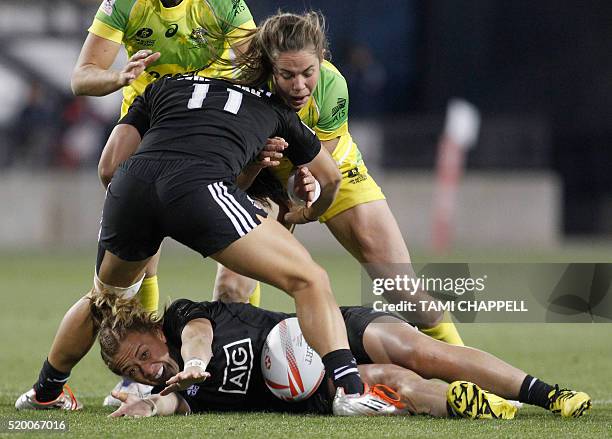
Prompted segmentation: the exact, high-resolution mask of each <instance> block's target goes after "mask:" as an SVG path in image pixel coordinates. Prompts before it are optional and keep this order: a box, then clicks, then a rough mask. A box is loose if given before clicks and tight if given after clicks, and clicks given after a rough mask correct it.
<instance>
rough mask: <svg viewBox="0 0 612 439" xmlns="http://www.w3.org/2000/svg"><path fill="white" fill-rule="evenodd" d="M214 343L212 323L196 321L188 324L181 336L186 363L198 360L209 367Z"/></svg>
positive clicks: (201, 320)
mask: <svg viewBox="0 0 612 439" xmlns="http://www.w3.org/2000/svg"><path fill="white" fill-rule="evenodd" d="M212 341H213V331H212V325H211V324H210V321H208V320H206V319H196V320H192V321H190V322H189V323H187V325H185V328H184V329H183V332H182V334H181V342H182V346H181V356H182V357H183V360H184V362H185V363H186V362H188V361H189V360H192V359H197V360H201V361H203V362H204V363H205V365H208V363H209V362H210V359H211V358H212Z"/></svg>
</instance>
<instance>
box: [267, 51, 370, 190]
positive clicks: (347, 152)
mask: <svg viewBox="0 0 612 439" xmlns="http://www.w3.org/2000/svg"><path fill="white" fill-rule="evenodd" d="M269 86H270V89H271V90H272V91H274V86H273V83H272V81H270V83H269ZM348 106H349V95H348V86H347V84H346V79H344V76H342V74H341V73H340V71H339V70H338V69H337V68H336V67H335V66H334V65H333V64H332V63H330V62H329V61H323V62H322V63H321V69H320V76H319V80H318V82H317V85H316V87H315V89H314V91H313V92H312V95H311V96H310V98H309V99H308V102H307V103H306V105H304V107H302V108H301V109H300V111H298V116H299V117H300V119H301V120H302V122H304V123H305V124H306V125H308V126H309V127H310V128H312V130H313V131H314V132H315V134H316V135H317V137H318V138H319V140H321V141H322V142H325V141H328V140H333V139H336V138H339V141H338V144H337V145H336V148H335V149H334V151H333V153H332V157H333V159H334V160H335V161H336V164H337V165H338V168H339V169H340V171H341V172H343V173H347V172H349V171H350V170H351V169H354V168H355V167H363V169H364V172H367V170H366V169H365V165H364V163H363V157H362V155H361V152H360V151H359V148H357V145H356V144H355V142H353V138H352V137H351V135H350V133H349V129H348ZM293 168H294V166H293V164H292V163H291V161H289V160H288V159H286V158H283V159H282V160H281V163H280V165H278V166H275V167H274V168H272V169H271V171H272V173H273V174H274V175H275V176H276V177H277V178H278V179H279V181H280V182H281V183H282V184H283V185H286V183H287V179H288V178H289V174H290V173H291V170H292V169H293Z"/></svg>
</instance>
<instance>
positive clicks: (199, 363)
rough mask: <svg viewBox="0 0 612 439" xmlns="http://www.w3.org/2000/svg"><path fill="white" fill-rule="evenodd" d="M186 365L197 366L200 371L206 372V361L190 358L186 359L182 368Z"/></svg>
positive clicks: (186, 366) (185, 367) (184, 368)
mask: <svg viewBox="0 0 612 439" xmlns="http://www.w3.org/2000/svg"><path fill="white" fill-rule="evenodd" d="M188 367H198V368H199V369H200V370H201V371H202V373H204V372H206V363H205V362H204V361H202V360H200V359H199V358H192V359H191V360H188V361H186V362H185V366H184V367H183V370H187V368H188Z"/></svg>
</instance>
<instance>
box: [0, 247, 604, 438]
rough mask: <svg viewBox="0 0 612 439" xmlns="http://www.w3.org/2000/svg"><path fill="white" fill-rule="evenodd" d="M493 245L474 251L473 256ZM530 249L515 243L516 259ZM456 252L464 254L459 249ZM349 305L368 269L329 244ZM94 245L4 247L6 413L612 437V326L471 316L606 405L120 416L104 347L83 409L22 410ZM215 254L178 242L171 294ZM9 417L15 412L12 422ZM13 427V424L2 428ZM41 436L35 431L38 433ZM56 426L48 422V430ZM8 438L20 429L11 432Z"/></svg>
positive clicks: (465, 330)
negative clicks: (478, 417) (479, 416)
mask: <svg viewBox="0 0 612 439" xmlns="http://www.w3.org/2000/svg"><path fill="white" fill-rule="evenodd" d="M609 254H610V252H609V251H608V250H607V249H605V248H601V249H600V250H598V251H593V249H592V248H586V249H584V248H583V249H577V250H571V251H567V252H556V253H555V254H547V253H546V252H541V253H538V254H531V255H530V256H529V258H532V259H533V260H541V261H547V262H552V261H562V260H565V261H570V260H571V261H601V260H606V259H609V256H608V255H609ZM482 257H486V259H483V260H487V261H491V257H490V256H489V255H485V256H482V255H480V256H479V255H472V257H471V259H472V260H478V259H480V258H482ZM525 257H526V255H524V254H518V253H517V254H507V255H504V256H502V257H501V259H502V260H503V259H505V260H513V259H514V260H515V258H519V259H520V260H521V261H523V262H524V260H525ZM455 259H457V258H455ZM317 260H318V261H319V262H320V263H321V264H323V265H324V266H325V267H327V269H328V271H329V273H330V276H331V279H332V283H333V287H334V291H335V293H336V295H337V297H338V300H339V302H340V303H341V304H356V303H358V302H359V300H360V299H359V298H360V294H359V268H358V266H357V265H356V264H355V263H354V262H353V261H352V259H350V258H349V257H346V256H344V255H319V256H318V257H317ZM93 264H94V254H93V252H60V253H59V254H55V255H53V256H50V254H48V253H47V254H45V253H29V252H14V253H6V252H5V253H0V279H1V282H0V291H1V294H0V297H1V306H0V340H1V348H2V350H1V354H0V365H1V371H2V378H3V379H2V381H1V382H0V419H1V420H2V421H6V420H7V419H52V420H66V421H68V422H69V428H70V433H69V434H70V436H71V437H127V436H128V435H129V436H133V437H152V436H156V437H179V438H183V437H203V436H204V437H228V436H232V437H234V436H238V437H249V438H250V437H266V438H275V437H282V438H293V437H314V438H319V437H353V438H364V437H377V438H378V437H413V438H419V437H423V438H436V437H469V438H479V437H521V438H523V437H537V438H544V437H554V438H569V437H602V438H603V437H612V343H611V342H610V338H611V336H612V325H604V324H593V325H584V324H565V325H552V324H548V325H544V324H531V325H518V324H517V325H506V324H504V325H501V324H488V325H463V326H461V327H460V332H461V334H462V336H463V337H464V340H465V341H466V343H467V344H469V345H472V346H475V347H479V348H482V349H485V350H487V351H490V352H492V353H494V354H495V355H498V356H500V357H501V358H503V359H505V360H507V361H509V362H511V363H513V364H514V365H516V366H518V367H520V368H522V369H524V370H525V371H527V372H529V373H531V374H532V375H536V376H538V377H541V378H542V379H544V380H546V381H549V382H551V383H555V382H558V383H559V384H561V385H564V386H569V387H571V388H576V389H580V390H584V391H586V392H588V393H589V394H590V395H591V396H592V397H593V399H594V401H595V404H594V407H593V409H592V410H591V412H590V413H588V414H587V415H586V416H585V417H584V418H582V419H578V420H574V419H571V420H567V419H561V418H559V417H556V416H553V415H551V414H550V413H547V412H544V411H543V410H541V409H538V408H524V409H523V410H521V411H520V413H519V416H518V418H517V419H516V420H514V421H506V422H503V421H495V422H483V421H480V422H475V421H471V422H470V421H464V420H459V421H457V420H441V419H432V418H427V417H407V418H394V419H383V418H361V419H356V418H351V419H340V418H332V417H321V416H293V415H280V414H234V415H219V414H208V415H199V416H191V417H175V418H153V419H127V420H126V419H123V420H111V419H107V418H106V415H107V414H108V413H109V412H110V411H109V410H107V409H105V408H103V407H102V405H101V401H102V399H103V398H104V396H105V395H106V394H107V392H108V391H109V390H110V389H111V388H112V387H113V386H114V384H115V383H116V381H117V378H116V377H115V376H113V375H112V374H111V373H110V372H109V371H107V370H106V369H105V367H104V366H103V364H102V362H101V361H100V360H99V353H98V351H97V348H95V349H94V351H92V352H91V353H90V354H89V355H88V356H87V357H86V358H85V359H84V360H83V361H82V362H81V363H80V364H79V365H78V366H77V368H76V369H75V370H74V372H73V374H72V378H71V384H72V386H73V388H74V389H75V391H76V393H77V395H78V397H79V398H80V399H81V400H82V401H83V402H84V403H85V410H83V411H82V412H80V413H57V412H52V413H49V412H36V413H22V412H20V413H17V412H16V411H15V409H14V407H13V404H14V401H15V398H16V397H17V396H18V395H19V394H20V393H21V392H23V391H25V390H26V389H27V388H29V387H30V386H31V385H32V383H33V382H34V381H35V379H36V374H37V373H38V370H39V367H40V365H41V363H42V361H43V360H44V358H45V355H46V353H47V351H48V349H49V346H50V343H51V340H52V337H53V335H54V333H55V329H56V328H57V325H58V323H59V320H60V318H61V316H62V315H63V313H64V312H65V311H66V309H67V308H68V307H69V306H70V305H71V304H72V303H73V302H74V300H75V299H76V298H78V297H79V295H80V294H82V293H84V292H85V290H86V289H87V288H88V287H89V284H90V282H91V275H92V271H93ZM214 268H215V267H214V265H213V264H212V263H210V262H206V263H204V264H203V263H202V260H201V258H200V257H199V256H197V255H194V254H191V253H187V252H186V251H178V250H170V251H167V252H166V253H165V254H164V257H162V263H161V265H160V274H161V276H160V286H161V289H162V298H163V299H162V302H163V301H164V300H165V299H166V298H167V297H168V296H171V297H172V298H179V297H189V298H194V299H208V298H209V297H210V291H211V289H212V279H213V274H214ZM263 306H264V307H266V308H272V309H280V310H290V309H291V301H290V300H288V299H287V298H285V297H284V296H283V295H282V294H281V293H279V292H276V291H271V289H270V288H266V289H265V291H264V296H263ZM3 424H4V422H3ZM0 435H2V433H0ZM30 435H31V434H30ZM40 435H41V436H42V435H44V436H47V435H48V433H44V434H43V433H41V434H40ZM7 436H9V437H16V435H15V434H13V433H11V434H10V435H7Z"/></svg>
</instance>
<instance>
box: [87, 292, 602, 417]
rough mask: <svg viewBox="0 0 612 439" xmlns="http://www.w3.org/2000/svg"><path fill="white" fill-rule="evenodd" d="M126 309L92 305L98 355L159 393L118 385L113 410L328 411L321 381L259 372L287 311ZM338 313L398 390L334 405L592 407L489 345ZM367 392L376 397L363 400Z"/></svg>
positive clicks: (198, 306) (378, 410)
mask: <svg viewBox="0 0 612 439" xmlns="http://www.w3.org/2000/svg"><path fill="white" fill-rule="evenodd" d="M108 300H109V299H108V298H106V297H105V296H104V295H102V296H99V297H98V298H97V299H96V301H95V302H94V303H95V304H97V308H94V309H105V308H104V304H105V303H108ZM92 306H93V305H92ZM124 311H125V312H124V313H121V314H119V315H112V314H111V313H109V312H108V311H107V312H105V313H104V312H103V313H97V314H98V316H99V317H98V318H99V320H100V321H101V330H100V334H99V341H100V346H101V354H102V357H103V359H104V361H105V362H106V364H107V365H108V366H109V368H110V369H111V370H112V371H113V372H115V373H117V374H118V375H122V376H125V377H129V378H131V379H133V380H135V381H137V382H140V383H144V384H149V385H155V386H157V390H161V393H160V394H159V395H152V396H150V397H148V398H146V399H145V400H144V401H143V400H140V399H139V398H138V397H136V396H134V395H127V394H122V395H119V394H115V397H118V398H120V399H121V400H123V401H124V402H125V404H123V405H122V406H121V407H120V408H119V409H118V410H117V411H115V412H114V413H113V414H112V416H135V415H138V416H149V415H152V414H159V415H170V414H175V413H189V412H205V411H237V410H280V411H292V412H295V411H297V412H312V413H331V412H332V402H331V401H332V399H333V394H334V393H333V390H332V389H330V388H328V386H325V385H321V386H320V388H319V389H318V390H317V391H316V393H315V394H314V395H313V396H311V397H310V398H309V399H307V400H305V401H303V402H298V403H290V402H285V401H282V400H280V399H278V398H276V397H275V396H273V394H272V393H271V392H270V391H269V390H268V389H267V387H266V385H265V383H264V381H263V376H262V372H261V369H260V361H259V357H260V355H261V352H262V349H263V345H264V342H265V339H266V337H267V335H268V333H269V332H270V330H271V329H272V328H273V327H274V326H275V325H276V324H277V323H278V322H280V321H281V320H283V319H285V318H287V317H289V315H288V314H284V313H278V312H272V311H266V310H262V309H259V308H255V307H253V306H251V305H248V304H242V303H230V304H226V303H223V302H192V301H190V300H187V299H181V300H177V301H175V302H173V303H172V304H171V305H170V307H169V308H168V309H167V310H166V312H165V314H164V315H163V317H162V318H160V319H157V320H156V319H155V318H153V317H151V316H150V315H149V314H147V313H146V312H144V311H142V310H141V309H140V308H139V307H138V306H132V307H131V308H129V307H124ZM128 311H130V312H128ZM342 315H343V318H344V323H345V325H346V330H347V333H348V339H349V342H350V347H351V350H352V352H353V353H354V354H355V358H356V359H357V361H358V363H359V364H361V365H362V366H360V372H361V376H362V378H363V379H364V381H365V382H367V383H369V384H375V383H382V384H384V385H386V386H388V387H390V388H392V389H397V392H398V393H399V395H400V397H401V399H400V401H399V403H393V401H391V400H390V399H389V398H385V397H383V396H381V395H380V393H374V395H373V394H372V393H370V394H366V395H365V396H356V397H352V398H348V397H345V398H343V399H340V400H339V399H337V398H336V400H334V402H333V412H334V413H335V414H338V415H359V414H406V413H411V414H429V415H433V416H461V417H470V418H502V419H510V418H512V417H514V414H515V412H516V408H515V407H514V406H513V405H512V404H511V403H509V402H508V401H506V400H505V399H503V398H509V399H516V400H519V401H521V402H524V403H528V404H534V405H538V406H540V407H543V408H545V409H547V410H550V411H552V412H554V413H560V414H561V415H562V416H564V417H578V416H581V415H582V414H583V413H584V412H585V411H586V410H588V409H589V408H590V406H591V399H590V398H589V396H588V395H587V394H586V393H583V392H574V391H571V390H566V389H559V387H558V386H554V387H553V386H550V385H548V384H546V383H544V382H543V381H540V380H539V379H537V378H534V377H532V376H530V375H527V374H526V373H525V372H523V371H521V370H519V369H517V368H515V367H513V366H511V365H509V364H507V363H505V362H503V361H502V360H500V359H498V358H496V357H494V356H493V355H490V354H488V353H486V352H483V351H480V350H477V349H473V348H468V347H461V346H453V345H449V344H446V343H442V342H439V341H436V340H433V339H432V338H430V337H427V336H425V335H423V334H421V333H419V332H418V331H417V330H416V329H415V328H414V327H413V326H411V325H409V324H408V323H406V322H404V321H403V320H400V319H399V318H397V317H394V316H392V315H390V314H386V313H381V312H374V311H372V310H370V309H367V308H362V307H343V308H342ZM238 346H243V348H244V349H242V351H241V352H242V354H241V355H238V354H237V353H236V352H234V351H233V349H237V348H238ZM245 355H247V356H248V358H245ZM236 357H239V360H240V361H239V363H240V365H241V366H244V365H245V364H248V365H249V370H248V371H247V370H244V367H237V366H238V364H234V361H235V362H236V363H237V362H238V361H237V360H236ZM431 378H438V379H441V380H444V381H446V382H449V383H451V384H450V385H449V384H446V383H442V382H439V381H430V380H429V379H431ZM458 380H461V381H458ZM162 389H163V390H162ZM481 389H486V390H487V391H490V392H492V393H488V392H485V391H484V390H481ZM173 392H176V393H173ZM338 393H340V394H341V393H342V392H338ZM493 393H494V394H495V395H494V394H493ZM497 395H499V396H497ZM502 397H503V398H502ZM372 398H374V399H376V400H377V404H368V401H364V399H370V400H371V399H372ZM364 402H365V404H364Z"/></svg>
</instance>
